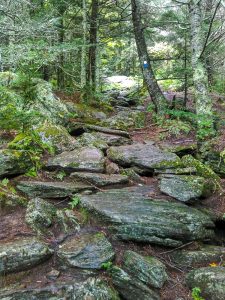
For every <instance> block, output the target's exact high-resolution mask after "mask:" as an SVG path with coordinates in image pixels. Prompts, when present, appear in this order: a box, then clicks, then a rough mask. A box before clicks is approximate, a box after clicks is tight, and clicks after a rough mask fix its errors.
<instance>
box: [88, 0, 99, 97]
mask: <svg viewBox="0 0 225 300" xmlns="http://www.w3.org/2000/svg"><path fill="white" fill-rule="evenodd" d="M98 10H99V0H92V6H91V21H90V48H89V68H88V80H89V83H90V86H91V87H92V90H93V91H95V89H96V49H97V32H98Z"/></svg>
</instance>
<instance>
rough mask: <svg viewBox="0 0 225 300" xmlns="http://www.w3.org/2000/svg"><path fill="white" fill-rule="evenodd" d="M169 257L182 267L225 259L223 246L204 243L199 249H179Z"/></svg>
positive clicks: (196, 265)
mask: <svg viewBox="0 0 225 300" xmlns="http://www.w3.org/2000/svg"><path fill="white" fill-rule="evenodd" d="M170 259H171V261H172V262H174V263H175V264H176V265H178V266H180V267H182V268H190V267H198V266H201V265H209V264H210V263H220V262H221V261H224V260H225V247H219V246H212V245H205V246H202V247H201V248H200V249H199V250H192V251H190V250H180V251H175V252H173V253H171V254H170Z"/></svg>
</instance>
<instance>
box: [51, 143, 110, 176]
mask: <svg viewBox="0 0 225 300" xmlns="http://www.w3.org/2000/svg"><path fill="white" fill-rule="evenodd" d="M104 163H105V159H104V154H103V153H102V152H101V151H100V150H99V149H97V148H95V147H82V148H80V149H75V150H73V151H68V152H63V153H61V154H59V155H57V156H55V157H53V158H50V159H49V160H48V162H47V164H46V167H47V168H48V169H50V170H55V169H62V170H65V171H67V172H76V171H87V172H97V173H103V171H104Z"/></svg>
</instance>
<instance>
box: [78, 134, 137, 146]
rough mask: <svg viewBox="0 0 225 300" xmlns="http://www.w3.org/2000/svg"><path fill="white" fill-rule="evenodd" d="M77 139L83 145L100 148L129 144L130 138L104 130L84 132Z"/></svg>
mask: <svg viewBox="0 0 225 300" xmlns="http://www.w3.org/2000/svg"><path fill="white" fill-rule="evenodd" d="M77 141H78V142H79V143H80V144H82V145H83V146H90V145H92V146H94V147H97V148H99V149H102V150H105V149H107V148H109V146H121V145H125V144H131V140H130V139H129V138H126V137H123V136H119V135H114V134H107V133H104V132H92V133H88V132H85V133H83V134H82V136H80V137H78V138H77Z"/></svg>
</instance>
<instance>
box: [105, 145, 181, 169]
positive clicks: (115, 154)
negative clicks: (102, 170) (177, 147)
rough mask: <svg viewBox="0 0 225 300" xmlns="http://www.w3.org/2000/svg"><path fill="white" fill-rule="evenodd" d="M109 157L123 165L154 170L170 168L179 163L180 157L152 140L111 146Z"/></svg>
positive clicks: (108, 152)
mask: <svg viewBox="0 0 225 300" xmlns="http://www.w3.org/2000/svg"><path fill="white" fill-rule="evenodd" d="M107 154H108V158H109V159H110V160H112V161H114V162H116V163H118V164H119V165H121V166H123V167H131V166H133V167H138V168H140V169H143V170H145V171H149V172H153V170H154V169H157V168H164V167H165V168H170V167H175V166H178V165H179V161H180V160H179V157H178V156H177V155H176V154H174V153H169V152H165V151H162V150H160V149H159V148H157V147H156V146H154V145H153V143H152V142H149V143H146V144H141V143H136V144H133V145H126V146H119V147H111V148H109V150H108V151H107Z"/></svg>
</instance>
